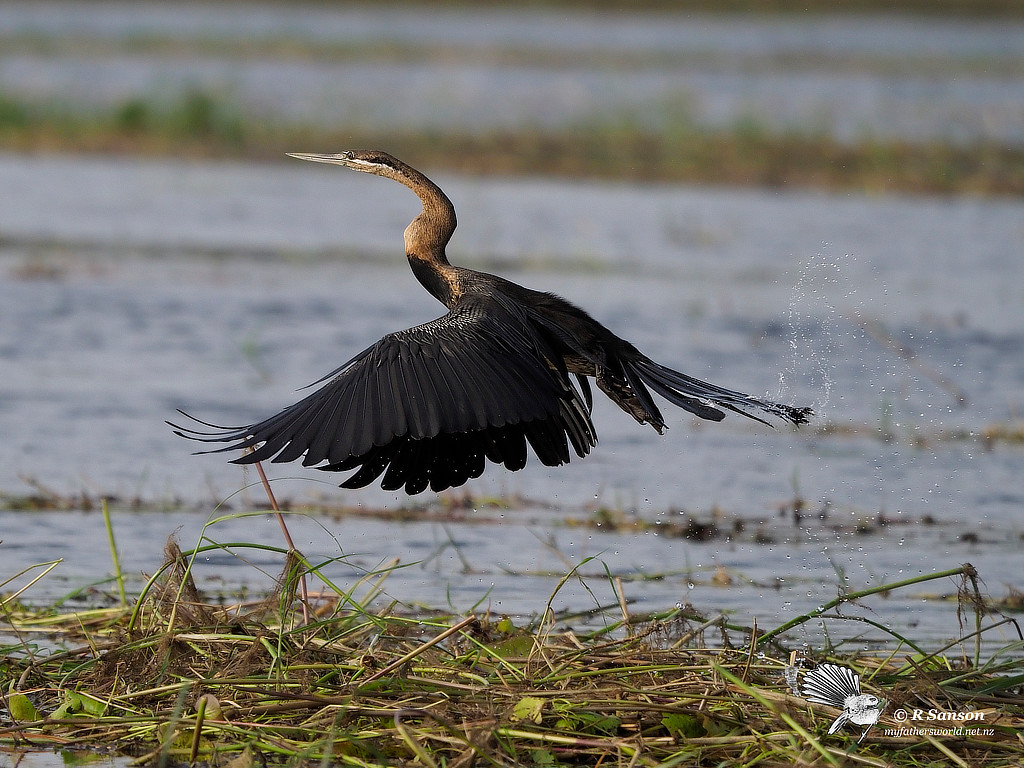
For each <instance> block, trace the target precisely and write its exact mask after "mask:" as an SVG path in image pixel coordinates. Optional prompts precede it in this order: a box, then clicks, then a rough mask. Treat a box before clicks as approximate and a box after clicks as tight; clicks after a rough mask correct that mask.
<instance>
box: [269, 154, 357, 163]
mask: <svg viewBox="0 0 1024 768" xmlns="http://www.w3.org/2000/svg"><path fill="white" fill-rule="evenodd" d="M285 154H286V155H288V157H294V158H297V159H299V160H309V161H310V162H313V163H334V164H335V165H347V164H348V163H349V161H350V160H351V157H350V156H349V153H348V152H339V153H337V154H335V155H320V154H316V153H311V152H285Z"/></svg>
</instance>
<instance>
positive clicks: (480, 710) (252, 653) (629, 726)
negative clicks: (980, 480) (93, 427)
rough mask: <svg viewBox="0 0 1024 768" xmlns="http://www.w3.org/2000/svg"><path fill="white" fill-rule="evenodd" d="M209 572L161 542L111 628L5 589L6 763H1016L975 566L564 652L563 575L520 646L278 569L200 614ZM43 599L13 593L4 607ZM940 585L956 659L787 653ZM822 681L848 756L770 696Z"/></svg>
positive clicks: (660, 621)
mask: <svg viewBox="0 0 1024 768" xmlns="http://www.w3.org/2000/svg"><path fill="white" fill-rule="evenodd" d="M233 546H235V547H236V548H237V545H233ZM214 548H216V547H214ZM209 549H210V548H209V547H204V548H202V549H201V550H196V551H193V552H182V551H180V550H179V549H178V548H177V545H175V544H173V543H169V545H168V548H167V550H166V560H165V562H164V563H163V565H162V566H160V568H159V569H158V571H157V573H156V574H155V575H154V577H153V578H152V579H151V580H150V582H149V583H148V584H147V585H146V586H145V588H144V589H143V590H142V592H141V594H139V595H135V596H132V598H131V599H126V598H125V597H124V595H122V599H121V601H120V603H119V604H117V605H114V606H112V607H108V608H98V609H93V610H80V611H75V612H64V611H63V610H62V609H33V608H29V607H26V606H25V605H23V604H22V603H21V602H20V601H19V600H20V595H21V594H22V591H23V590H17V591H14V592H8V594H6V595H4V597H3V598H2V599H0V607H2V613H0V633H2V637H3V643H4V646H5V647H4V656H3V660H2V662H0V689H2V695H3V705H4V708H5V710H6V712H5V713H4V714H2V715H0V750H3V751H6V750H10V751H19V750H20V751H24V750H30V749H54V748H57V749H63V750H75V749H89V750H104V751H106V750H109V751H111V752H113V753H116V754H121V755H129V756H132V757H133V758H135V759H134V761H133V764H135V765H160V766H165V765H183V764H190V765H195V764H204V765H211V766H229V767H230V768H249V767H250V766H257V765H288V766H305V765H316V764H320V765H327V764H344V765H353V766H367V767H369V766H403V765H410V766H411V765H417V766H442V765H447V766H462V767H464V768H466V767H468V766H472V765H490V766H518V765H527V764H528V765H545V766H569V765H572V766H580V765H593V766H598V765H600V766H624V767H625V766H629V767H630V768H634V767H636V766H646V767H649V768H654V767H655V766H664V767H665V768H668V766H674V765H695V764H721V763H723V762H724V763H728V764H744V765H780V764H807V765H811V764H813V765H837V766H839V765H852V764H868V765H891V766H925V765H949V764H956V765H962V766H973V765H986V766H997V767H1001V766H1011V765H1019V762H1020V760H1021V759H1022V758H1024V746H1022V744H1021V742H1020V740H1019V739H1018V738H1017V734H1018V732H1019V729H1020V728H1021V726H1022V725H1024V695H1022V694H1021V689H1020V686H1021V682H1022V677H1021V675H1020V662H1019V660H1017V659H1016V658H1015V657H1013V655H1012V654H1013V653H1014V650H1013V649H1014V648H1015V647H1016V653H1017V654H1018V656H1019V652H1020V648H1019V645H1020V644H1014V643H1010V644H1009V645H1007V647H1006V649H1005V650H1006V653H1007V654H1010V655H1008V656H1007V655H1003V656H1001V653H1002V652H997V654H996V655H995V656H994V657H993V658H992V659H991V660H989V661H986V662H982V661H981V660H979V658H978V657H977V654H976V650H974V649H976V648H977V647H978V646H976V643H975V637H976V633H978V632H984V631H989V630H992V629H994V628H995V627H998V626H1000V623H1002V624H1004V625H1005V620H1003V621H1002V622H999V621H997V617H995V616H991V615H988V614H987V612H986V611H985V609H983V608H982V607H981V603H980V600H981V597H980V593H979V586H978V584H979V582H978V575H977V574H976V573H975V572H974V571H973V568H972V567H971V566H969V565H964V566H960V567H957V568H953V569H950V570H948V571H944V572H941V573H934V574H926V575H924V576H920V577H915V578H913V579H909V580H907V581H906V582H901V583H898V584H890V585H881V586H879V587H875V588H873V589H871V590H866V591H864V592H862V593H857V594H848V595H841V596H840V597H839V598H837V599H836V600H835V601H833V602H832V603H830V604H828V605H825V606H821V607H820V609H819V610H818V611H815V612H813V613H812V614H807V615H805V616H800V617H795V618H794V619H793V620H792V621H791V622H787V624H786V625H783V626H780V627H776V628H774V629H772V630H770V631H768V632H765V631H764V630H763V629H759V628H757V627H756V625H752V626H749V627H746V626H742V625H737V624H736V623H735V621H727V620H726V619H725V617H723V616H717V617H707V616H703V615H701V614H700V613H699V612H698V611H696V610H694V609H693V608H692V607H690V606H677V607H676V608H675V609H674V610H670V611H667V612H662V613H655V614H646V615H635V614H631V613H630V609H629V607H628V604H627V602H626V601H625V599H621V600H620V604H619V605H618V606H610V607H607V608H605V609H603V611H604V614H605V626H604V627H603V628H601V629H599V630H596V631H589V632H582V631H574V630H573V629H572V627H571V626H570V625H568V624H567V623H566V622H565V620H564V617H563V619H562V620H559V619H558V618H557V617H555V616H554V615H553V614H552V613H551V610H550V606H551V601H552V600H553V599H554V597H555V595H556V594H557V592H558V591H559V590H560V589H561V587H562V585H563V584H565V583H566V582H567V581H569V580H570V579H574V578H578V576H576V575H574V574H575V569H574V571H571V572H569V573H568V574H566V575H565V576H564V577H563V578H562V580H561V581H560V582H559V584H558V586H557V587H556V588H555V592H554V593H553V594H552V595H551V598H550V599H549V601H548V605H547V606H546V607H545V606H538V612H537V615H536V617H535V618H534V619H533V620H532V621H530V622H529V623H527V624H521V625H519V626H517V625H516V624H514V623H513V622H512V621H511V620H509V619H508V618H507V617H501V616H492V615H489V614H483V615H475V614H469V615H451V614H448V613H445V612H437V611H430V610H428V609H421V610H419V611H417V612H415V613H409V612H407V611H403V610H399V609H397V608H396V605H395V604H391V605H384V606H383V607H380V606H378V602H379V601H378V598H379V596H380V595H381V593H382V584H383V581H384V579H385V578H386V577H387V571H386V570H385V571H383V572H380V573H372V574H368V575H367V576H366V577H365V579H363V580H362V581H361V582H360V583H358V584H355V585H351V586H347V587H344V588H342V587H339V586H337V585H334V584H331V583H330V582H328V581H326V580H322V579H321V578H320V577H319V571H318V565H317V564H315V563H308V562H305V561H304V560H303V559H302V557H301V555H298V554H297V553H288V552H285V551H284V550H278V551H279V553H280V555H281V559H282V562H283V563H284V568H283V570H282V573H281V575H280V577H279V580H278V584H279V587H278V589H277V591H276V592H274V593H273V594H271V595H269V596H267V597H266V599H263V600H259V601H250V602H247V603H239V604H235V605H224V604H210V603H208V602H207V601H205V600H204V597H203V596H202V595H201V594H200V593H199V591H198V590H197V589H196V587H195V584H194V582H193V580H192V575H191V570H192V567H193V564H194V563H195V562H196V561H197V558H200V559H201V558H202V557H203V556H205V555H206V554H208V551H207V550H209ZM233 556H238V555H233ZM44 565H45V564H41V565H40V566H39V568H40V569H43V567H44ZM300 571H305V572H306V575H307V576H308V577H309V578H311V579H313V580H314V582H315V583H316V588H315V589H313V590H312V591H311V592H310V595H311V597H310V598H309V602H308V603H307V606H306V608H308V609H309V610H308V611H307V610H306V608H303V606H302V605H301V604H300V602H299V600H298V598H297V589H296V579H297V575H298V573H299V572H300ZM45 576H46V572H45V571H43V572H41V573H34V572H33V573H27V574H18V575H17V576H16V577H14V578H13V579H12V578H8V579H7V581H4V582H0V590H10V589H11V588H12V586H11V585H12V581H16V580H17V578H18V577H21V578H22V579H27V578H30V577H32V578H44V577H45ZM949 578H954V579H956V580H957V583H958V585H959V589H960V594H961V599H960V606H959V608H958V615H960V614H962V616H963V623H964V624H965V625H967V626H968V627H969V629H963V630H962V636H961V638H960V640H958V641H957V642H956V643H954V644H952V645H951V646H947V647H945V648H941V649H937V650H934V651H928V650H927V649H924V648H921V647H920V646H919V645H917V644H915V643H914V642H913V641H912V640H910V639H907V638H904V637H902V636H901V635H900V634H899V633H896V632H892V633H891V634H892V637H893V639H894V643H893V646H894V649H893V650H892V651H891V652H887V653H882V654H879V653H871V652H865V651H862V652H860V653H857V654H855V655H853V656H847V655H839V654H837V653H836V652H835V651H834V650H833V649H829V648H823V649H820V650H819V651H817V652H814V653H811V652H809V651H808V650H807V649H803V650H799V651H793V650H790V648H789V647H788V646H789V639H788V638H787V636H786V632H787V631H788V630H789V629H791V628H793V627H795V626H798V625H799V624H800V623H802V622H806V621H812V620H817V619H819V618H828V619H830V620H838V621H842V620H843V619H844V617H843V616H842V614H841V610H840V609H841V606H842V604H844V603H847V602H853V601H864V600H867V599H869V598H871V597H872V596H876V595H883V596H884V595H885V594H886V593H887V591H891V590H897V589H902V588H905V587H906V586H910V585H911V584H920V583H922V582H925V581H929V580H935V579H942V580H946V579H949ZM972 617H973V620H972ZM856 626H857V625H854V630H853V631H855V632H856V631H857V630H856ZM882 629H885V628H884V627H883V628H882ZM886 631H888V630H886ZM1011 634H1012V632H1011ZM1018 634H1019V631H1018ZM825 660H828V661H830V662H834V663H839V664H842V665H846V666H850V667H851V668H853V669H855V670H856V671H857V673H858V674H860V676H861V680H862V688H863V690H864V691H865V692H868V693H871V694H874V695H877V696H879V697H882V698H884V699H885V709H884V710H883V713H882V717H881V719H880V720H879V722H878V724H877V726H876V727H875V728H873V729H872V730H871V731H869V732H868V734H867V735H866V736H865V737H864V738H863V740H862V741H861V742H859V743H858V741H857V740H858V738H859V737H860V736H861V730H862V729H861V728H851V727H847V728H843V729H841V730H839V731H838V732H837V733H835V734H828V733H826V731H827V730H828V727H829V723H830V722H831V721H832V720H833V719H834V718H835V716H836V715H837V713H838V712H837V710H835V709H834V708H830V707H822V706H819V705H812V704H811V703H809V702H808V701H806V700H805V699H804V698H803V697H802V696H800V695H798V693H799V692H798V691H794V690H793V689H792V688H791V683H790V682H789V681H788V679H787V677H786V675H787V674H788V673H787V668H788V667H794V665H795V666H796V667H799V668H800V669H801V670H802V672H803V674H804V675H806V673H807V671H808V670H809V669H811V668H813V667H814V666H815V664H816V663H820V662H822V661H825ZM915 709H920V710H922V711H926V710H930V709H935V710H937V711H943V712H952V713H960V712H971V713H977V714H976V715H972V716H976V717H977V718H978V719H977V720H976V721H972V723H971V727H969V728H967V729H966V731H965V732H963V733H961V734H959V735H940V736H935V735H920V734H907V733H899V732H897V730H898V727H899V726H900V725H901V724H902V723H901V721H900V715H899V714H898V713H899V712H901V711H908V710H909V711H914V710H915ZM982 727H983V728H984V731H982V730H975V728H977V729H981V728H982Z"/></svg>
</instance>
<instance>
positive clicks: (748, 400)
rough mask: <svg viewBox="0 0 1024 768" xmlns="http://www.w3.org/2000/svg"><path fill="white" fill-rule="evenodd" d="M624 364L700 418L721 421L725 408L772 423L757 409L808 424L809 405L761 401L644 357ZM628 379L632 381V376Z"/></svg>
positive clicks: (656, 389) (755, 419)
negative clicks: (800, 405) (760, 414)
mask: <svg viewBox="0 0 1024 768" xmlns="http://www.w3.org/2000/svg"><path fill="white" fill-rule="evenodd" d="M627 365H629V366H630V369H631V372H633V373H634V374H635V375H636V376H637V377H639V378H640V380H641V381H643V383H644V384H646V385H647V386H649V387H650V388H651V389H653V390H654V391H655V392H657V393H658V394H659V395H661V396H662V397H664V398H665V399H666V400H668V401H669V402H670V403H673V404H674V405H678V406H679V407H680V408H684V409H685V410H687V411H689V412H690V413H693V414H696V415H697V416H700V417H701V418H702V419H710V420H712V421H721V420H722V419H723V418H725V411H733V412H734V413H739V414H742V415H743V416H746V417H747V418H748V419H753V420H754V421H759V422H761V423H762V424H768V425H769V426H771V423H770V422H768V421H766V420H765V419H762V418H761V417H760V416H758V415H757V412H758V411H760V412H763V413H767V414H769V415H771V416H774V417H776V418H778V419H780V420H782V421H785V422H788V423H790V424H794V425H796V426H799V425H801V424H805V423H807V420H808V418H809V417H810V416H811V413H812V410H811V409H810V408H798V407H794V406H791V405H783V404H782V403H776V402H772V401H771V400H761V399H759V398H756V397H752V396H750V395H746V394H743V393H742V392H736V391H734V390H731V389H725V388H724V387H719V386H717V385H715V384H710V383H708V382H706V381H701V380H700V379H695V378H693V377H692V376H687V375H686V374H685V373H680V372H679V371H674V370H672V369H671V368H666V367H665V366H663V365H659V364H658V363H656V362H654V361H653V360H651V359H649V358H646V357H641V358H640V359H638V360H635V361H631V362H630V363H628V364H627ZM629 378H630V380H632V379H633V376H630V377H629ZM636 389H637V387H635V386H634V390H636ZM751 411H754V413H751Z"/></svg>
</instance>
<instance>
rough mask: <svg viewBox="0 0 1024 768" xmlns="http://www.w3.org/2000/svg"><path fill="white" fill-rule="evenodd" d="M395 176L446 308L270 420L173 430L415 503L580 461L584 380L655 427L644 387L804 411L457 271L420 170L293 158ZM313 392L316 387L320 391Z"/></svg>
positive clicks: (586, 440) (447, 210) (782, 413)
mask: <svg viewBox="0 0 1024 768" xmlns="http://www.w3.org/2000/svg"><path fill="white" fill-rule="evenodd" d="M300 157H303V158H304V159H309V160H316V161H320V162H331V163H338V164H342V165H347V166H348V167H351V168H354V169H356V170H361V171H365V172H369V173H374V174H377V175H382V176H386V177H388V178H392V179H395V180H396V181H400V182H401V183H403V184H405V185H406V186H408V187H410V188H411V189H413V191H415V192H416V193H417V195H419V197H420V199H421V201H422V202H423V212H422V213H421V214H420V215H419V216H417V217H416V219H414V220H413V222H412V223H411V224H410V225H409V227H408V229H407V230H406V233H405V241H406V254H407V257H408V259H409V264H410V266H411V267H412V271H413V274H414V275H415V276H416V278H417V279H418V280H419V282H420V283H421V284H422V285H423V286H424V288H426V289H427V290H428V291H429V292H430V293H431V294H433V295H434V296H435V297H436V298H437V299H438V300H439V301H441V303H443V304H444V305H445V306H446V307H447V308H448V313H447V314H445V315H443V316H441V317H439V318H437V319H436V320H433V321H431V322H429V323H425V324H424V325H420V326H416V327H414V328H409V329H407V330H404V331H398V332H396V333H391V334H388V335H387V336H385V337H384V338H382V339H381V340H380V341H378V342H377V343H376V344H374V345H373V346H372V347H370V348H368V349H366V350H364V351H363V352H361V353H359V354H358V355H356V356H355V357H354V358H352V359H351V360H350V361H349V362H347V363H345V364H344V365H343V366H341V367H340V368H338V369H337V370H335V371H334V372H332V373H330V374H328V375H327V376H325V377H324V378H323V379H322V380H321V382H326V383H325V384H324V385H323V386H322V387H321V388H320V389H318V390H316V391H315V392H313V393H312V394H311V395H309V396H308V397H306V398H305V399H303V400H301V401H299V402H298V403H296V404H294V405H292V406H289V407H288V408H286V409H284V410H283V411H281V412H280V413H278V414H276V415H274V416H271V417H270V418H268V419H265V420H264V421H261V422H258V423H256V424H252V425H249V426H244V427H235V428H216V429H217V431H215V432H198V431H195V430H191V429H182V428H180V427H179V428H178V431H179V434H184V435H185V436H187V437H191V438H193V439H199V440H204V441H209V442H227V443H229V445H227V446H226V447H224V448H221V449H219V450H222V451H228V450H240V449H250V450H249V451H248V452H247V453H245V454H243V455H242V456H240V457H239V458H237V459H235V461H236V462H238V463H252V462H256V461H262V460H268V459H269V460H272V461H275V462H284V461H293V460H296V459H299V458H302V461H303V464H304V465H306V466H318V467H319V468H321V469H325V470H330V471H353V472H354V474H352V475H351V476H350V477H349V478H348V479H347V480H346V481H345V482H344V483H343V486H344V487H349V488H358V487H361V486H364V485H368V484H369V483H372V482H374V481H375V480H376V479H377V478H379V477H381V476H382V475H383V479H382V480H381V485H382V487H383V488H385V489H387V490H397V489H400V488H404V489H405V491H406V492H407V493H410V494H414V493H419V492H421V491H423V490H425V489H427V488H428V487H429V488H431V489H432V490H434V491H440V490H443V489H445V488H451V487H456V486H459V485H461V484H462V483H464V482H466V480H468V479H469V478H472V477H477V476H479V475H480V474H481V473H482V472H483V471H484V468H485V465H486V462H487V461H491V462H494V463H498V464H503V465H504V466H505V467H506V468H507V469H509V470H512V471H515V470H519V469H522V468H523V467H524V466H525V464H526V461H527V445H529V446H530V448H532V449H533V452H534V453H535V454H536V455H537V457H538V458H539V459H540V460H541V462H542V463H543V464H546V465H548V466H557V465H560V464H564V463H565V462H567V461H569V458H570V449H571V450H572V451H573V452H575V453H576V454H577V455H578V456H580V457H583V456H586V455H587V454H588V453H589V452H590V449H591V448H592V447H593V446H594V445H596V444H597V434H596V432H595V430H594V425H593V422H592V421H591V418H590V410H591V391H590V386H589V383H588V378H587V377H593V378H594V379H595V380H596V382H597V385H598V387H599V388H600V389H601V390H602V391H603V392H604V393H605V394H607V395H608V397H610V398H611V399H612V400H613V401H614V402H615V403H617V404H618V405H619V406H620V407H621V408H622V409H623V410H624V411H626V412H627V413H629V414H630V415H632V416H633V417H634V418H635V419H636V420H637V421H638V422H639V423H641V424H643V423H648V424H650V425H651V426H652V427H654V428H655V429H656V430H658V431H659V432H661V430H662V429H663V428H664V426H665V422H664V419H663V417H662V415H661V412H660V411H659V409H658V407H657V405H656V404H655V402H654V399H653V397H652V396H651V393H650V390H653V391H654V392H656V393H657V394H659V395H661V396H662V397H664V398H666V399H667V400H668V401H669V402H671V403H673V404H675V405H677V406H680V407H682V408H684V409H686V410H688V411H690V412H692V413H694V414H696V415H697V416H700V417H701V418H705V419H712V420H715V421H718V420H721V419H722V418H723V417H724V416H725V411H726V410H732V411H735V412H737V413H742V414H743V415H745V416H748V417H750V418H753V419H756V420H758V421H763V420H762V419H761V418H760V417H758V416H756V415H753V414H752V413H749V412H748V409H749V410H755V411H761V412H764V413H766V414H770V415H773V416H776V417H778V418H780V419H782V420H785V421H789V422H792V423H794V424H800V423H802V422H804V421H806V419H807V416H808V414H809V413H810V409H807V408H793V407H790V406H786V405H781V404H778V403H773V402H770V401H764V400H759V399H756V398H752V397H749V396H747V395H744V394H742V393H739V392H734V391H731V390H727V389H723V388H721V387H717V386H715V385H713V384H708V383H707V382H703V381H700V380H698V379H693V378H691V377H688V376H686V375H684V374H682V373H679V372H677V371H673V370H671V369H669V368H665V367H664V366H661V365H659V364H658V363H655V362H654V361H652V360H651V359H650V358H648V357H646V356H645V355H643V354H642V353H641V352H640V351H639V350H637V349H636V347H634V346H633V345H632V344H630V343H629V342H628V341H625V340H623V339H621V338H619V337H618V336H616V335H615V334H614V333H612V332H611V331H610V330H608V329H607V328H605V327H604V326H603V325H601V324H600V323H599V322H597V321H596V320H595V319H594V318H592V317H591V316H590V315H589V314H587V313H586V312H585V311H584V310H582V309H580V308H579V307H577V306H575V305H574V304H571V303H570V302H568V301H566V300H565V299H563V298H561V297H559V296H556V295H554V294H550V293H543V292H540V291H535V290H531V289H529V288H524V287H523V286H520V285H517V284H516V283H513V282H511V281H509V280H506V279H504V278H501V277H498V276H496V275H490V274H487V273H484V272H477V271H475V270H470V269H465V268H462V267H456V266H452V265H451V264H449V263H448V260H447V257H446V256H445V253H444V247H445V245H446V244H447V242H448V240H449V238H450V237H451V234H452V232H453V231H454V229H455V210H454V208H453V207H452V205H451V203H450V201H448V198H447V197H445V195H444V193H443V192H441V190H440V189H439V188H438V187H437V186H436V185H434V184H433V182H431V181H430V180H429V179H427V178H426V177H425V176H423V175H422V174H420V173H419V172H418V171H416V170H414V169H412V168H410V167H409V166H407V165H405V164H404V163H401V162H400V161H398V160H396V159H395V158H393V157H391V156H390V155H387V154H385V153H382V152H377V151H358V152H348V153H342V154H340V155H312V156H300ZM321 382H318V383H321Z"/></svg>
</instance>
